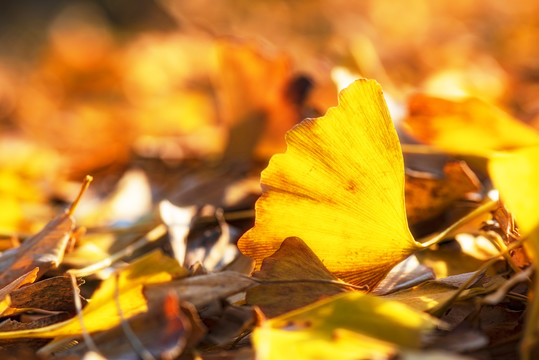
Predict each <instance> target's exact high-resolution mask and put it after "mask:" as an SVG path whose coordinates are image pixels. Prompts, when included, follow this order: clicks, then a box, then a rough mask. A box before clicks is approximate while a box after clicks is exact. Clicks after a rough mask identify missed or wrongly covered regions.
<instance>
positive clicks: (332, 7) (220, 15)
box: [0, 0, 539, 236]
mask: <svg viewBox="0 0 539 360" xmlns="http://www.w3.org/2000/svg"><path fill="white" fill-rule="evenodd" d="M538 14H539V3H538V2H536V1H517V2H511V3H506V2H503V1H497V0H482V1H475V2H470V1H463V0H451V1H449V0H440V1H436V2H432V1H427V0H409V1H405V2H404V1H402V2H395V1H389V0H376V1H361V2H349V1H344V0H309V1H307V0H291V1H283V0H259V1H256V2H253V1H248V0H228V1H225V0H211V1H210V0H200V1H181V0H163V1H142V0H129V1H127V0H96V1H76V0H69V1H68V0H49V1H47V2H43V1H40V0H19V1H16V2H3V3H2V4H1V5H0V131H1V132H0V148H1V151H0V232H2V234H5V235H6V236H7V235H9V234H13V233H24V232H29V231H34V230H35V228H36V227H37V226H38V225H41V224H42V223H43V222H44V220H45V219H48V218H49V217H50V215H51V210H50V209H51V207H50V205H51V204H57V205H58V204H59V205H62V204H64V203H66V202H69V201H70V200H69V199H72V197H73V193H74V192H75V193H76V189H78V185H79V184H80V181H81V179H82V178H83V176H84V175H85V174H92V175H94V176H95V178H96V182H95V185H92V191H93V195H92V196H93V197H95V199H99V200H96V202H97V203H100V204H102V203H103V201H105V200H106V199H108V198H110V197H111V196H112V195H110V194H117V193H119V192H120V193H121V192H122V191H123V194H127V192H126V191H127V190H125V188H122V187H121V186H124V187H126V186H127V185H125V184H138V185H136V186H135V185H133V187H134V189H135V190H134V192H132V193H130V195H124V196H125V197H127V198H130V199H131V202H129V201H127V205H125V207H124V208H123V210H118V209H120V208H118V209H116V208H115V209H116V210H114V211H115V214H116V215H114V216H113V215H110V214H109V215H104V213H107V212H103V207H98V206H97V205H95V206H94V207H93V208H92V206H89V208H90V210H87V212H86V213H84V214H86V215H87V216H88V219H91V220H88V222H89V223H91V224H94V225H95V224H100V223H110V222H111V221H112V220H114V221H120V220H122V221H124V220H125V221H127V220H128V218H129V219H135V218H137V217H140V216H143V215H144V214H146V213H148V212H151V207H152V204H155V203H156V202H157V201H160V200H162V199H165V198H166V199H171V200H172V201H173V202H174V203H175V204H179V205H185V204H195V205H203V204H212V205H213V206H216V207H224V208H226V209H250V208H252V206H253V203H254V200H255V199H256V197H257V196H258V194H259V192H260V189H259V186H258V176H259V172H260V170H261V169H263V168H264V166H265V165H266V164H267V161H268V159H269V157H270V156H271V155H272V154H274V153H276V152H282V151H284V150H285V148H286V145H285V142H284V134H285V132H286V131H287V130H288V129H290V128H291V127H292V126H293V125H294V124H296V123H297V122H299V121H301V119H303V118H305V117H315V116H319V115H322V114H324V113H325V111H326V110H327V108H329V107H330V106H334V105H336V101H337V93H338V90H339V89H341V88H343V87H345V86H346V85H347V84H348V83H350V82H351V81H352V80H353V79H355V78H358V77H366V78H372V79H376V80H377V81H378V82H380V83H381V85H382V87H383V89H384V92H385V94H386V96H387V97H388V101H389V106H390V110H391V111H392V114H393V116H394V118H395V119H398V118H400V117H402V116H404V114H405V113H406V107H407V105H406V104H407V98H408V97H409V96H410V95H411V94H413V93H415V92H423V93H428V94H432V95H436V96H441V97H446V98H462V97H468V96H473V97H478V98H481V99H483V100H485V101H487V102H489V103H493V104H495V105H497V106H499V107H501V108H502V109H504V110H506V111H507V112H509V113H511V114H512V115H514V116H515V117H516V118H518V119H520V120H521V121H524V122H526V123H528V124H530V125H532V126H535V127H539V97H538V96H537V94H538V93H539V92H538V90H539V61H538V60H537V59H539V46H537V44H539V16H537V15H538ZM126 175H129V176H130V177H127V178H126ZM122 179H123V180H124V182H121V180H122ZM126 179H127V180H126ZM137 181H138V182H137ZM121 184H124V185H121ZM140 184H143V185H140ZM140 186H145V187H140ZM122 189H123V190H122ZM143 195H144V196H143ZM135 198H136V199H138V200H134V199H135ZM141 199H142V200H141ZM111 201H112V200H111ZM99 206H102V205H99ZM96 209H100V210H99V211H97V210H96ZM111 211H112V210H111ZM96 212H98V213H99V216H98V215H96ZM92 214H93V215H92ZM118 214H120V215H118ZM126 214H131V215H129V216H131V217H129V216H128V215H126ZM86 215H85V216H86ZM100 216H101V218H100ZM107 216H108V217H107ZM82 217H83V218H84V216H82ZM105 218H106V219H105ZM100 219H101V220H100Z"/></svg>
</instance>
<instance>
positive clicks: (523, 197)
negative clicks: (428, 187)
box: [489, 146, 539, 359]
mask: <svg viewBox="0 0 539 360" xmlns="http://www.w3.org/2000/svg"><path fill="white" fill-rule="evenodd" d="M489 173H490V176H491V178H492V181H493V183H494V186H495V187H496V188H497V189H498V190H499V192H500V197H501V199H502V200H503V201H504V203H505V205H506V206H507V209H508V210H509V211H511V212H512V213H513V214H514V215H515V218H516V221H517V224H518V226H519V230H520V232H521V234H522V235H523V236H525V237H526V238H527V240H526V243H525V245H526V247H527V249H528V250H529V251H530V253H531V255H532V256H533V257H534V258H535V260H536V261H537V259H538V257H539V187H538V186H537V184H538V183H539V146H534V147H529V148H524V149H519V150H515V151H512V152H508V153H497V154H495V156H493V157H492V158H491V159H490V161H489ZM533 287H534V289H533V290H532V291H530V293H531V294H532V298H531V303H530V305H529V307H528V310H527V320H526V326H525V329H524V336H523V338H522V342H521V349H520V350H521V353H522V359H530V358H532V357H531V353H532V350H534V348H535V349H537V339H538V334H539V322H538V321H537V319H538V318H539V297H537V296H534V295H533V294H537V293H538V292H539V281H538V279H537V276H536V277H535V280H534V286H533Z"/></svg>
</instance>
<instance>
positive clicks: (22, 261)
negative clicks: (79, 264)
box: [0, 211, 75, 287]
mask: <svg viewBox="0 0 539 360" xmlns="http://www.w3.org/2000/svg"><path fill="white" fill-rule="evenodd" d="M74 228H75V224H74V219H73V217H72V216H71V215H70V214H69V213H68V212H67V211H66V212H65V213H63V214H61V215H59V216H58V217H56V218H55V219H54V220H52V221H51V222H49V223H48V224H47V225H46V226H45V227H44V228H43V230H41V231H40V232H39V233H37V234H36V235H34V236H32V237H31V238H29V239H27V240H26V241H25V242H24V243H23V244H22V245H21V246H20V247H18V248H17V249H16V250H15V253H14V254H8V255H5V256H6V257H8V258H7V259H6V258H5V257H4V256H2V257H0V264H1V265H0V266H1V267H2V269H1V270H2V272H1V274H0V287H2V286H5V285H7V284H9V283H10V282H11V281H13V280H14V279H16V278H18V277H19V276H21V275H22V274H25V273H27V272H28V271H30V270H32V269H34V268H36V267H39V273H38V275H37V276H38V278H39V277H41V276H42V275H43V274H45V273H46V272H47V271H48V270H50V269H53V268H55V267H57V266H58V265H59V264H60V262H61V261H62V258H63V256H64V251H65V249H66V246H67V243H68V241H69V237H70V236H71V233H72V232H73V229H74Z"/></svg>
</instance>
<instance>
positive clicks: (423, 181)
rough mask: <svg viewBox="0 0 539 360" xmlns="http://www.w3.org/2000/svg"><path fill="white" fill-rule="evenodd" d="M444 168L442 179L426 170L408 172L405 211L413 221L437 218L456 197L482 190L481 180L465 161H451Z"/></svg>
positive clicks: (463, 196)
mask: <svg viewBox="0 0 539 360" xmlns="http://www.w3.org/2000/svg"><path fill="white" fill-rule="evenodd" d="M443 171H444V178H442V179H439V178H437V177H435V176H433V175H431V174H429V173H424V172H418V171H410V170H408V171H407V172H406V181H405V199H406V214H407V216H408V222H409V223H410V224H415V223H417V222H420V221H424V220H428V219H431V218H434V217H436V216H438V215H440V214H441V213H443V211H444V210H446V209H447V208H448V207H449V206H451V205H452V204H453V203H454V202H455V201H456V200H459V199H464V198H465V197H466V194H468V193H472V192H477V191H479V190H480V189H481V183H480V182H479V179H477V176H476V175H475V174H474V173H473V172H472V170H471V169H470V168H469V167H468V165H466V163H465V162H463V161H459V162H448V163H446V164H445V166H444V170H443Z"/></svg>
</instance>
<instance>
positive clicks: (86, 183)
mask: <svg viewBox="0 0 539 360" xmlns="http://www.w3.org/2000/svg"><path fill="white" fill-rule="evenodd" d="M93 179H94V178H93V177H92V176H90V175H86V177H85V178H84V181H83V182H82V186H81V187H80V191H79V194H78V195H77V198H76V199H75V201H73V203H72V204H71V206H70V207H69V209H67V213H68V214H69V215H70V216H72V215H73V213H74V212H75V209H76V208H77V205H78V204H79V202H80V199H81V198H82V195H84V193H85V192H86V190H87V189H88V186H90V183H91V182H92V180H93Z"/></svg>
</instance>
